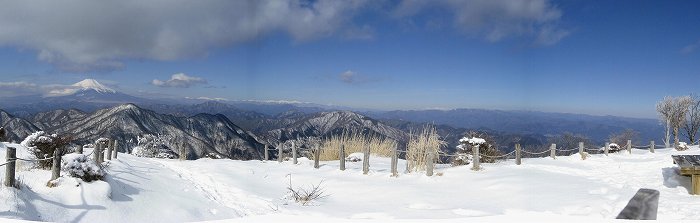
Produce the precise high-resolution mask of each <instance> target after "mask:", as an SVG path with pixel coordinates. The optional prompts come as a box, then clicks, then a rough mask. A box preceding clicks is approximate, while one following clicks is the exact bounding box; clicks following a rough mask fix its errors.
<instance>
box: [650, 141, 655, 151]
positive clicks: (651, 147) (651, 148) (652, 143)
mask: <svg viewBox="0 0 700 223" xmlns="http://www.w3.org/2000/svg"><path fill="white" fill-rule="evenodd" d="M654 146H656V144H654V141H653V140H652V141H651V145H649V152H650V153H654Z"/></svg>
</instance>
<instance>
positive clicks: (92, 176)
mask: <svg viewBox="0 0 700 223" xmlns="http://www.w3.org/2000/svg"><path fill="white" fill-rule="evenodd" d="M61 170H63V171H64V172H67V173H68V175H70V176H71V177H75V178H80V179H82V180H83V181H85V182H91V181H95V180H101V179H102V178H103V177H104V170H102V168H101V167H100V166H98V165H95V162H93V161H92V160H91V159H89V158H88V156H86V155H83V154H73V153H72V154H66V155H64V156H63V160H62V162H61Z"/></svg>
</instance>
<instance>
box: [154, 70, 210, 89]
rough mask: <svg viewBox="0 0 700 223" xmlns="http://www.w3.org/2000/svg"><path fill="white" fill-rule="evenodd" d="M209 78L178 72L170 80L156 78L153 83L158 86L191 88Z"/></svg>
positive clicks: (205, 81)
mask: <svg viewBox="0 0 700 223" xmlns="http://www.w3.org/2000/svg"><path fill="white" fill-rule="evenodd" d="M206 83H207V80H205V79H204V78H200V77H193V76H188V75H187V74H184V73H177V74H173V75H172V76H170V80H165V81H161V80H158V79H154V80H153V81H151V84H153V85H155V86H158V87H177V88H189V87H192V86H195V85H198V84H206Z"/></svg>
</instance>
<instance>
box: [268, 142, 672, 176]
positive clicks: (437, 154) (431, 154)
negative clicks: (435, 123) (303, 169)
mask: <svg viewBox="0 0 700 223" xmlns="http://www.w3.org/2000/svg"><path fill="white" fill-rule="evenodd" d="M282 145H285V146H283V147H282V148H268V146H265V160H269V157H268V152H267V151H274V150H277V151H278V157H277V159H278V161H279V162H282V160H283V157H282V156H283V153H282V150H285V148H286V149H287V151H289V148H288V147H289V146H287V144H286V143H284V144H280V146H282ZM633 145H634V144H632V142H631V140H628V142H627V143H626V144H624V145H623V146H619V144H612V143H606V145H605V146H604V147H602V148H587V147H585V145H584V143H583V142H579V147H578V148H569V149H563V148H562V149H558V148H557V146H556V144H552V145H551V146H550V147H549V148H548V149H545V150H541V151H529V150H525V149H523V148H522V147H521V146H520V144H516V145H515V150H513V151H510V152H508V153H505V154H501V155H491V154H483V152H482V153H480V152H479V146H478V145H474V146H472V149H471V150H472V151H471V153H470V152H468V151H465V152H460V153H454V154H449V153H446V152H443V151H430V150H428V151H427V152H425V153H422V155H425V156H427V158H425V157H422V158H418V161H420V162H425V163H424V164H425V171H426V175H428V176H432V174H433V169H434V167H435V165H434V162H435V161H436V160H438V161H440V160H443V161H444V160H445V159H441V158H453V157H465V156H471V158H472V160H471V164H472V165H473V167H472V170H480V169H481V168H480V167H479V165H480V160H481V158H487V159H491V160H490V161H489V160H487V162H494V161H495V160H505V159H511V158H514V159H515V163H516V164H517V165H521V164H522V161H521V158H523V156H524V155H526V156H527V157H546V156H543V155H545V154H547V153H549V156H550V157H551V158H553V159H556V157H557V156H571V155H573V154H577V153H578V154H581V159H584V160H585V159H586V157H587V156H588V155H587V154H589V153H593V154H605V155H606V156H607V155H608V154H609V153H610V152H619V151H625V150H626V151H628V152H629V153H631V150H632V149H648V150H649V152H651V153H654V149H655V148H656V147H657V146H658V147H665V146H663V145H661V146H659V145H656V144H654V141H651V143H649V144H648V145H646V146H633ZM344 148H345V147H344V145H342V144H341V145H340V146H338V148H335V147H334V148H325V149H323V150H324V151H338V156H337V158H338V160H339V162H340V170H345V159H346V157H345V150H344ZM309 151H311V152H313V153H312V154H313V155H312V156H313V159H314V168H318V167H319V164H318V162H319V159H320V158H319V156H320V155H319V154H320V151H321V149H320V145H319V144H316V146H315V149H313V148H309V147H306V149H305V150H299V149H298V148H297V147H296V146H295V144H294V143H291V154H292V156H293V160H294V164H297V162H296V158H297V153H299V152H309ZM370 151H371V149H370V148H369V146H368V145H365V149H363V151H362V153H363V154H364V157H363V159H362V162H363V173H364V174H367V171H368V170H369V158H370V156H369V153H370ZM384 151H386V150H384ZM582 152H583V153H582ZM401 154H405V155H408V154H411V155H412V156H415V155H416V153H414V152H412V151H409V150H407V149H406V150H401V149H398V148H394V149H393V151H392V152H391V154H390V158H391V173H392V176H397V175H398V173H397V170H396V165H397V162H398V157H399V155H401ZM562 154H564V155H562ZM419 157H421V156H419ZM327 158H328V157H327V156H326V159H327ZM414 158H415V157H414ZM412 160H413V159H412ZM416 161H417V160H413V161H412V162H414V163H413V164H409V163H408V162H407V168H409V166H411V165H416V164H415V162H416ZM414 167H415V166H414Z"/></svg>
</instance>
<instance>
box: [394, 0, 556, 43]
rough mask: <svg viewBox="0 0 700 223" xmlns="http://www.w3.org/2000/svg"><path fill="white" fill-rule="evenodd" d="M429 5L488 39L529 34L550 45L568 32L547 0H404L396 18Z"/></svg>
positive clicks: (466, 31) (501, 38) (494, 40)
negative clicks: (560, 24)
mask: <svg viewBox="0 0 700 223" xmlns="http://www.w3.org/2000/svg"><path fill="white" fill-rule="evenodd" d="M428 9H440V10H444V11H447V12H449V13H448V14H451V15H452V16H453V17H452V23H453V24H454V26H455V27H456V28H457V29H459V30H461V31H463V32H465V33H468V34H472V35H476V36H479V37H481V38H483V39H485V40H487V41H490V42H498V41H501V40H503V39H507V38H511V37H529V38H532V39H533V40H532V42H533V43H534V44H537V45H553V44H556V43H558V42H559V41H561V40H562V39H563V38H565V37H566V36H568V35H569V34H570V31H568V30H566V29H563V28H561V27H560V26H559V20H560V19H561V16H562V12H561V10H559V9H558V8H557V7H555V6H554V5H553V4H551V3H550V2H549V0H518V1H512V0H470V1H462V0H444V1H423V0H403V1H401V3H400V4H399V5H398V7H396V9H395V10H394V12H393V15H394V17H395V18H400V19H403V18H409V19H410V18H411V17H413V16H415V15H418V14H420V13H422V12H424V11H429V10H428Z"/></svg>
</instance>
